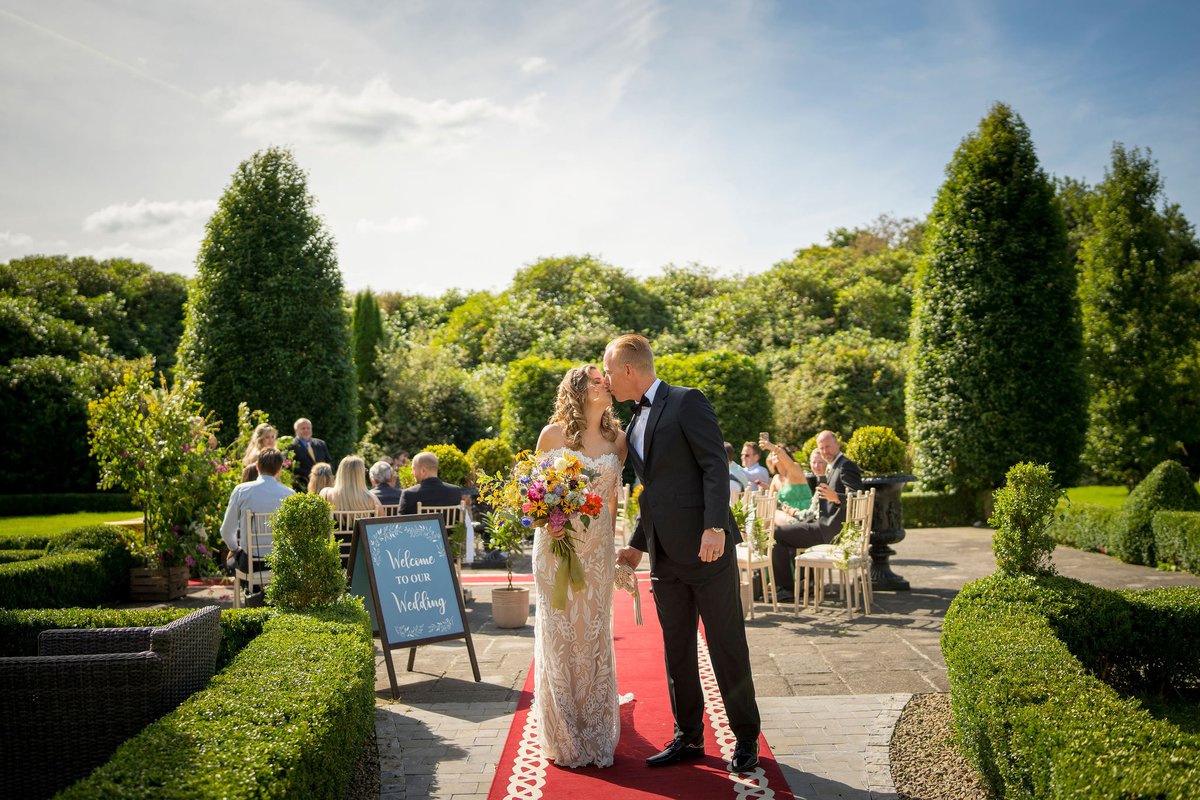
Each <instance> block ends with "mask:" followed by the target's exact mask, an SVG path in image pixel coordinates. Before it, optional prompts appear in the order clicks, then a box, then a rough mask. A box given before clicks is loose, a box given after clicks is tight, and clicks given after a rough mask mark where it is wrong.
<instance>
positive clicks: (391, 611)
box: [350, 514, 480, 696]
mask: <svg viewBox="0 0 1200 800" xmlns="http://www.w3.org/2000/svg"><path fill="white" fill-rule="evenodd" d="M350 575H351V579H350V591H351V593H352V594H355V595H358V596H360V597H363V598H364V599H365V601H366V602H365V605H366V606H367V611H368V613H369V614H370V616H371V627H372V629H373V630H377V631H378V632H379V638H380V641H381V643H382V645H383V651H384V654H385V657H386V660H387V666H388V675H389V677H390V678H391V681H392V695H393V696H397V695H398V689H397V686H396V674H395V667H394V666H393V664H392V657H391V651H392V650H394V649H396V648H399V647H412V648H414V652H413V653H412V654H410V655H409V660H408V668H409V670H411V669H412V667H413V656H414V655H415V647H416V646H417V645H419V644H429V643H432V642H440V641H445V640H447V639H466V640H467V649H468V652H469V653H470V656H471V666H472V667H473V668H474V671H475V680H476V681H478V680H479V679H480V676H479V666H478V664H477V663H476V660H475V647H474V645H473V644H472V642H471V629H470V627H469V626H468V625H467V616H466V610H465V609H464V608H463V604H462V592H461V590H460V589H459V586H458V576H457V575H456V574H455V572H454V565H453V563H452V562H451V559H450V553H449V549H448V544H447V540H446V534H445V530H444V527H443V523H442V517H441V516H440V515H439V514H413V515H408V516H396V517H374V518H370V519H360V520H358V521H357V523H356V524H355V529H354V537H353V539H352V540H351V544H350Z"/></svg>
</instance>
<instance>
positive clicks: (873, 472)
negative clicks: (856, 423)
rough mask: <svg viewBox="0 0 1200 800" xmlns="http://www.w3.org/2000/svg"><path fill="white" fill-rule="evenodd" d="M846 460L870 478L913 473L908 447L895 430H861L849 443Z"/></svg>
mask: <svg viewBox="0 0 1200 800" xmlns="http://www.w3.org/2000/svg"><path fill="white" fill-rule="evenodd" d="M846 458H849V459H850V460H851V461H853V462H854V463H856V464H858V468H859V469H860V470H862V474H863V475H866V476H880V475H904V474H907V473H908V470H909V467H910V465H909V458H908V445H906V444H905V443H904V442H903V441H902V440H901V439H900V437H899V436H897V435H896V432H895V431H894V430H892V429H891V428H888V427H885V426H881V425H868V426H866V427H863V428H858V429H857V430H855V431H854V435H852V436H851V437H850V441H848V442H846Z"/></svg>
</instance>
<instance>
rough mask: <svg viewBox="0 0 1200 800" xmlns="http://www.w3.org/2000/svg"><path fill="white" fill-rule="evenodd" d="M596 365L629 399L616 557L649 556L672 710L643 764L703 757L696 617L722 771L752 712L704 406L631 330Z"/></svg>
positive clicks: (725, 512)
mask: <svg viewBox="0 0 1200 800" xmlns="http://www.w3.org/2000/svg"><path fill="white" fill-rule="evenodd" d="M603 363H604V376H605V378H604V380H605V385H606V386H607V388H608V390H609V392H610V393H611V394H612V397H613V398H614V399H616V400H618V401H630V400H632V401H634V403H635V406H634V417H633V420H632V421H631V422H630V424H629V426H628V427H627V428H626V430H625V434H626V437H625V438H626V445H627V447H628V453H629V457H630V458H632V459H633V466H634V470H635V471H636V472H637V476H638V478H639V480H641V482H642V487H643V488H642V496H641V499H640V500H639V509H640V512H641V513H640V516H639V517H638V520H637V524H636V526H635V528H634V531H633V536H632V537H631V538H630V540H629V544H630V546H628V547H624V548H621V549H620V550H619V551H618V552H617V559H616V560H617V563H618V564H626V565H628V566H629V567H630V568H633V569H636V568H637V566H638V564H639V563H640V562H641V560H642V553H649V554H650V580H651V585H652V586H653V591H654V600H655V605H656V606H657V608H658V619H659V622H660V623H661V626H662V631H663V649H664V653H665V656H666V667H667V688H668V691H669V692H670V695H671V710H672V712H673V714H674V716H675V737H674V739H672V740H671V741H670V742H669V743H668V744H667V746H666V749H664V750H663V751H662V752H661V753H658V754H657V755H654V756H651V757H650V758H648V759H646V763H647V764H648V765H649V766H652V767H663V766H667V765H670V764H676V763H679V762H681V761H685V760H690V759H697V758H703V757H704V718H703V714H704V692H703V689H702V688H701V683H700V667H699V659H698V655H697V651H696V640H697V636H698V630H697V619H700V620H703V622H704V631H705V636H706V639H707V642H708V647H709V652H710V654H711V657H712V664H713V671H714V672H715V673H716V677H717V685H718V687H719V688H720V690H721V698H722V699H723V701H724V703H725V711H726V714H727V715H728V718H729V726H730V728H731V730H732V732H733V735H734V737H735V738H736V740H737V744H736V746H735V748H734V753H733V758H732V761H731V764H730V770H731V771H732V772H746V771H749V770H752V769H754V768H755V767H756V766H757V765H758V736H759V730H760V720H759V713H758V705H757V703H756V701H755V698H754V682H753V679H752V677H751V674H750V653H749V649H748V647H747V644H746V629H745V625H744V623H743V617H742V607H741V597H740V593H739V587H738V576H737V565H736V562H735V558H736V554H735V552H734V546H735V545H736V544H737V543H738V542H740V541H741V534H740V533H739V531H738V529H737V526H736V525H735V524H734V522H733V517H732V515H731V513H730V510H729V468H728V461H727V460H726V457H725V444H724V438H723V437H722V435H721V430H720V427H719V425H718V423H717V415H716V412H715V411H714V410H713V407H712V404H711V403H709V401H708V399H707V398H706V397H705V396H704V394H703V393H702V392H700V391H699V390H697V389H689V388H687V387H684V386H670V385H668V384H666V383H663V382H662V380H660V379H659V378H658V377H657V376H656V375H655V370H654V352H653V351H652V350H651V348H650V343H649V342H648V341H647V340H646V339H645V337H643V336H639V335H637V334H626V335H624V336H620V337H618V338H616V339H614V340H613V341H612V342H610V343H609V344H608V347H607V348H606V349H605V351H604V362H603Z"/></svg>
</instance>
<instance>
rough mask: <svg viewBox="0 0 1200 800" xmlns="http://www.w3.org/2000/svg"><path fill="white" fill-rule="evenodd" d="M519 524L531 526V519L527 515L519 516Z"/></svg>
mask: <svg viewBox="0 0 1200 800" xmlns="http://www.w3.org/2000/svg"><path fill="white" fill-rule="evenodd" d="M521 525H522V526H523V527H526V528H532V527H533V520H531V519H530V518H529V517H521Z"/></svg>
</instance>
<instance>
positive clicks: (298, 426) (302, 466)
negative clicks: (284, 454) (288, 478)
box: [291, 417, 333, 492]
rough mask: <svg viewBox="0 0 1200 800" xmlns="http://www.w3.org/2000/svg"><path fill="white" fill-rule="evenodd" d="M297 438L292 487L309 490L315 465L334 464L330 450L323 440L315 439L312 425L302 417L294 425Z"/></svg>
mask: <svg viewBox="0 0 1200 800" xmlns="http://www.w3.org/2000/svg"><path fill="white" fill-rule="evenodd" d="M292 431H293V432H295V434H296V438H295V439H294V440H293V441H292V447H291V450H292V465H293V466H292V485H293V486H294V487H295V488H296V491H298V492H303V491H305V490H307V489H308V475H309V473H311V472H312V468H313V466H314V465H316V464H319V463H321V462H325V463H326V464H332V463H333V459H332V458H331V457H330V456H329V448H328V447H327V446H326V444H325V442H324V441H322V440H321V439H316V438H313V435H312V432H313V427H312V423H311V422H310V421H308V420H307V419H305V418H304V417H301V418H300V419H298V420H296V422H295V424H294V425H292Z"/></svg>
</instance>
